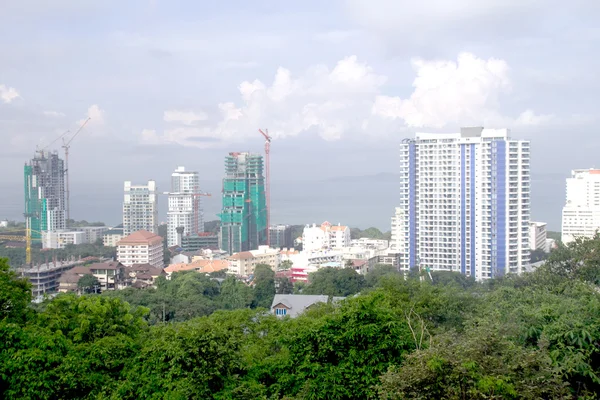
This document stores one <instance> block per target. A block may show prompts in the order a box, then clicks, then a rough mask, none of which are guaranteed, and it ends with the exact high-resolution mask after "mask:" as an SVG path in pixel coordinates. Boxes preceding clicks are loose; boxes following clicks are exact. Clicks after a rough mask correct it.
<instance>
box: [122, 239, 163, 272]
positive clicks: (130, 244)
mask: <svg viewBox="0 0 600 400" xmlns="http://www.w3.org/2000/svg"><path fill="white" fill-rule="evenodd" d="M117 260H118V261H119V262H120V263H121V264H123V265H124V266H126V267H131V266H132V265H134V264H150V265H152V266H153V267H157V268H163V267H164V256H163V238H162V237H160V236H158V235H156V234H154V233H152V232H148V231H138V232H134V233H132V234H131V235H129V236H126V237H124V238H123V239H121V240H119V241H118V242H117Z"/></svg>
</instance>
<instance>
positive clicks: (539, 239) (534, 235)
mask: <svg viewBox="0 0 600 400" xmlns="http://www.w3.org/2000/svg"><path fill="white" fill-rule="evenodd" d="M546 239H547V233H546V223H545V222H534V221H530V222H529V248H530V249H531V250H544V251H548V250H546V249H547V247H548V246H547V245H546Z"/></svg>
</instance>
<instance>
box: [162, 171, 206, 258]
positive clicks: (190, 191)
mask: <svg viewBox="0 0 600 400" xmlns="http://www.w3.org/2000/svg"><path fill="white" fill-rule="evenodd" d="M200 194H201V192H200V178H199V176H198V172H195V171H186V169H185V167H177V169H176V170H175V171H174V172H173V173H172V174H171V191H170V192H169V193H168V195H169V199H168V202H169V204H168V212H167V245H168V246H169V247H171V246H176V245H178V244H180V243H177V240H178V234H177V228H180V227H183V235H184V236H191V235H196V234H198V233H200V232H204V220H203V212H202V204H201V200H200V197H201V196H200Z"/></svg>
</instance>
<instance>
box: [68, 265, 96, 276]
mask: <svg viewBox="0 0 600 400" xmlns="http://www.w3.org/2000/svg"><path fill="white" fill-rule="evenodd" d="M65 274H77V275H91V274H92V270H91V269H90V268H89V267H84V266H78V267H73V268H71V269H70V270H68V271H66V272H65ZM63 275H64V274H63Z"/></svg>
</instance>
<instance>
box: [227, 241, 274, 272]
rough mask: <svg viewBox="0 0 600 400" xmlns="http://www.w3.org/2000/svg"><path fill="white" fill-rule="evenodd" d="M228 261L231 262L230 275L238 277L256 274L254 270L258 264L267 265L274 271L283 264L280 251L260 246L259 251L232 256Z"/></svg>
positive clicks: (243, 252)
mask: <svg viewBox="0 0 600 400" xmlns="http://www.w3.org/2000/svg"><path fill="white" fill-rule="evenodd" d="M226 260H227V261H228V262H229V270H228V271H227V272H228V273H230V274H233V275H238V276H249V275H252V274H253V273H254V268H255V267H256V266H257V265H258V264H267V265H269V266H270V267H271V268H272V269H273V271H275V270H277V268H278V267H279V264H280V263H281V256H280V251H279V249H272V248H269V247H268V246H259V248H258V249H257V250H250V251H242V252H240V253H235V254H232V255H231V256H229V257H227V258H226Z"/></svg>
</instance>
